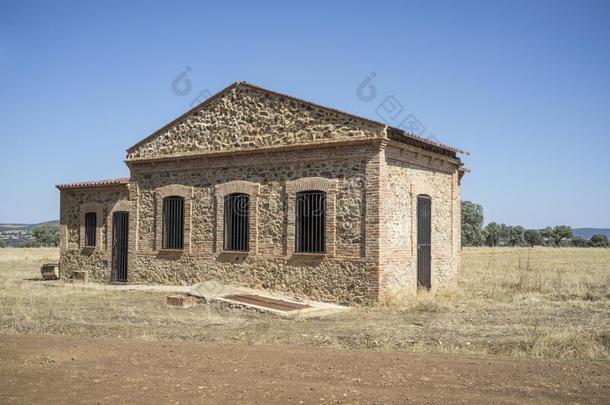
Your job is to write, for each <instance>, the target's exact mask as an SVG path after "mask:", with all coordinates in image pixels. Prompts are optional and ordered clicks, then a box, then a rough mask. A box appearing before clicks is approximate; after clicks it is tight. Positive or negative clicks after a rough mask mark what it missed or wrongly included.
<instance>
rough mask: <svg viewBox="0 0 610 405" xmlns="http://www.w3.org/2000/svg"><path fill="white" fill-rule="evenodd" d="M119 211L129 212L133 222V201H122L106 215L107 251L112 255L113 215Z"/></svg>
mask: <svg viewBox="0 0 610 405" xmlns="http://www.w3.org/2000/svg"><path fill="white" fill-rule="evenodd" d="M117 211H127V212H129V220H130V221H131V201H127V200H120V201H117V203H116V204H114V206H113V207H112V208H111V209H110V210H109V211H108V214H107V215H106V251H107V252H108V254H109V255H112V231H113V229H112V226H113V224H112V214H114V213H115V212H117Z"/></svg>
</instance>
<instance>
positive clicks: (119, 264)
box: [112, 211, 129, 282]
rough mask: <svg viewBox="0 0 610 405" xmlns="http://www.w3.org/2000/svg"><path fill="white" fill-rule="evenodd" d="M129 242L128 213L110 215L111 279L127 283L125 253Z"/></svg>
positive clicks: (121, 212) (119, 212)
mask: <svg viewBox="0 0 610 405" xmlns="http://www.w3.org/2000/svg"><path fill="white" fill-rule="evenodd" d="M128 242H129V213H128V212H124V211H117V212H115V213H113V214H112V279H113V281H120V282H126V281H127V253H128V248H127V246H128Z"/></svg>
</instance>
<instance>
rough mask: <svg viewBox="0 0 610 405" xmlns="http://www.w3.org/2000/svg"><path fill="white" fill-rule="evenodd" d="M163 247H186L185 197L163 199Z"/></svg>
mask: <svg viewBox="0 0 610 405" xmlns="http://www.w3.org/2000/svg"><path fill="white" fill-rule="evenodd" d="M162 246H163V249H183V248H184V198H183V197H167V198H164V199H163V244H162Z"/></svg>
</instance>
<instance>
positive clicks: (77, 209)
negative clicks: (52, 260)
mask: <svg viewBox="0 0 610 405" xmlns="http://www.w3.org/2000/svg"><path fill="white" fill-rule="evenodd" d="M127 199H128V189H127V186H111V187H91V188H75V189H65V190H61V207H60V238H61V241H60V246H61V252H60V267H61V276H62V278H67V279H69V278H71V277H72V274H73V272H74V271H88V272H89V277H90V279H92V280H95V281H108V280H110V271H111V269H110V267H111V264H110V257H111V256H110V246H108V245H109V244H108V229H107V228H108V223H107V216H108V213H109V212H110V210H111V209H112V207H113V206H114V205H115V204H116V203H117V202H118V201H121V200H127ZM92 203H93V204H97V206H99V210H98V217H97V228H98V232H97V237H96V247H95V248H88V247H83V246H82V245H83V243H82V241H81V231H80V228H81V225H82V224H81V222H82V215H81V209H82V207H83V205H91V204H92Z"/></svg>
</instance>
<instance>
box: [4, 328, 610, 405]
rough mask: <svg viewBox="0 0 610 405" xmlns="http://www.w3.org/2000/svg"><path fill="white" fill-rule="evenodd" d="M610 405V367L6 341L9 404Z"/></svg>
mask: <svg viewBox="0 0 610 405" xmlns="http://www.w3.org/2000/svg"><path fill="white" fill-rule="evenodd" d="M177 402H180V403H223V404H227V403H261V404H268V403H305V404H308V403H316V404H320V403H367V404H368V403H405V402H415V403H422V402H425V403H492V402H493V403H519V404H521V403H524V402H536V403H565V402H585V403H608V402H610V364H608V363H577V362H548V361H534V360H512V359H510V360H507V359H498V358H483V357H467V356H456V355H442V354H414V353H404V352H372V351H357V350H327V349H319V348H311V347H291V346H244V345H235V346H231V345H215V344H209V343H196V342H177V341H171V342H168V341H159V342H145V341H134V340H123V339H118V338H117V339H93V338H78V337H63V336H30V335H27V336H0V403H3V404H4V403H177Z"/></svg>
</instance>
